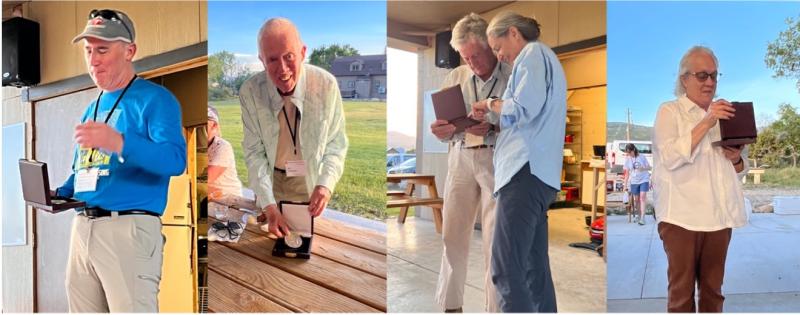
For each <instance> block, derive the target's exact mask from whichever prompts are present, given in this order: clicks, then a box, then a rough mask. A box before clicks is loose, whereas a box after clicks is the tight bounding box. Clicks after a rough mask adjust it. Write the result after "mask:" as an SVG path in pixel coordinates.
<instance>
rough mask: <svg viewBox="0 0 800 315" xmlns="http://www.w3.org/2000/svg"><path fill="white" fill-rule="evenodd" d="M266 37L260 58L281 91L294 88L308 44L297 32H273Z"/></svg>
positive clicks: (288, 90) (285, 91)
mask: <svg viewBox="0 0 800 315" xmlns="http://www.w3.org/2000/svg"><path fill="white" fill-rule="evenodd" d="M264 37H265V38H264V39H263V40H262V41H261V42H262V45H261V47H260V52H261V53H260V54H259V59H261V63H262V64H263V65H264V69H266V70H267V75H268V76H269V78H270V80H272V82H273V83H274V84H275V86H277V87H278V89H279V90H280V91H281V92H284V93H287V92H290V91H292V90H294V87H295V85H297V81H298V80H299V78H300V66H301V64H302V63H303V60H305V58H306V46H304V45H303V44H302V42H300V39H299V38H298V36H297V34H296V33H295V32H272V33H267V34H265V35H264Z"/></svg>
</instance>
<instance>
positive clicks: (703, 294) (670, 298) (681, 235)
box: [658, 222, 731, 313]
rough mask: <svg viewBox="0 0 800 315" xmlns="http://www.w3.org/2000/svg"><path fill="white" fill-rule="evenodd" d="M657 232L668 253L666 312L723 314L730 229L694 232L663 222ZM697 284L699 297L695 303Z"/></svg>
mask: <svg viewBox="0 0 800 315" xmlns="http://www.w3.org/2000/svg"><path fill="white" fill-rule="evenodd" d="M658 235H659V236H661V240H662V241H663V242H664V251H665V252H666V253H667V263H668V265H667V280H668V282H669V285H668V289H667V311H668V312H670V313H674V312H679V313H689V312H691V313H694V312H695V311H696V310H697V309H698V308H699V311H700V312H703V313H706V312H710V313H721V312H722V304H723V302H724V301H725V297H724V296H723V295H722V280H723V278H724V277H725V258H726V257H727V255H728V244H730V241H731V229H729V228H728V229H722V230H719V231H714V232H695V231H689V230H687V229H684V228H682V227H680V226H677V225H674V224H669V223H666V222H661V223H659V224H658ZM695 283H696V284H697V289H698V290H699V293H700V294H699V296H700V297H699V299H698V303H697V305H695V301H694V298H695V294H694V290H695Z"/></svg>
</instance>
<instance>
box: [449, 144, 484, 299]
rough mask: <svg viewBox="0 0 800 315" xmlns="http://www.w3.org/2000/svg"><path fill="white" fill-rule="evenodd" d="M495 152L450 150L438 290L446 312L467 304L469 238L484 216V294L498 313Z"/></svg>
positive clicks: (482, 227)
mask: <svg viewBox="0 0 800 315" xmlns="http://www.w3.org/2000/svg"><path fill="white" fill-rule="evenodd" d="M492 154H493V152H492V149H490V148H482V149H467V148H461V146H460V145H458V144H457V145H453V146H451V147H450V153H449V155H448V162H447V165H448V171H447V180H446V182H445V188H444V207H443V210H442V212H443V213H442V216H443V222H442V241H443V243H444V248H443V253H442V265H441V269H440V271H439V283H438V288H437V290H436V302H437V303H438V304H439V306H441V307H442V308H443V309H456V308H459V307H462V306H463V304H464V284H465V283H466V277H467V262H468V257H469V248H470V238H471V236H472V233H473V231H474V226H475V217H476V215H477V214H478V213H480V215H481V240H482V243H483V245H482V248H483V258H484V264H485V268H486V269H484V293H485V300H484V303H485V306H486V311H489V312H497V311H498V308H497V297H496V293H495V288H494V285H493V284H492V279H491V275H490V273H489V266H490V265H491V253H492V252H491V250H492V248H491V244H492V237H493V235H494V223H495V200H494V198H493V197H492V191H493V190H494V167H493V165H492Z"/></svg>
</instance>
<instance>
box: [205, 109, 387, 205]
mask: <svg viewBox="0 0 800 315" xmlns="http://www.w3.org/2000/svg"><path fill="white" fill-rule="evenodd" d="M211 104H212V105H213V106H214V107H216V108H217V110H218V111H219V115H220V120H221V122H220V124H221V125H222V137H223V138H225V139H226V140H228V142H230V143H231V145H232V146H233V151H234V155H235V156H236V171H237V172H238V174H239V179H240V180H241V181H242V183H244V184H245V186H247V183H248V181H247V166H246V164H245V161H244V152H242V138H243V131H242V118H241V108H240V107H239V100H238V99H231V100H225V101H216V102H211ZM344 112H345V119H346V127H345V128H346V130H347V138H348V140H349V143H350V146H349V149H348V150H347V159H346V160H345V169H344V175H342V178H341V179H340V180H339V183H338V184H337V185H336V191H335V192H334V194H333V198H332V199H331V202H330V204H329V205H328V207H329V208H332V209H336V210H339V211H342V212H346V213H350V214H355V215H358V216H362V217H366V218H370V219H383V218H385V217H386V213H385V211H384V209H385V207H386V103H385V102H344Z"/></svg>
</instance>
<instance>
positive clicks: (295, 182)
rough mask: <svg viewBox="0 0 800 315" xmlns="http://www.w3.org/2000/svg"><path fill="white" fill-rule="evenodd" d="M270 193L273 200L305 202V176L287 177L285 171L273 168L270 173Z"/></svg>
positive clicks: (306, 196) (306, 192)
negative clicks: (272, 171)
mask: <svg viewBox="0 0 800 315" xmlns="http://www.w3.org/2000/svg"><path fill="white" fill-rule="evenodd" d="M272 194H273V196H274V197H275V202H281V201H301V202H307V201H308V198H309V195H308V191H307V189H306V178H305V177H300V176H297V177H288V176H286V173H284V172H279V171H278V170H275V171H274V173H273V174H272Z"/></svg>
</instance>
